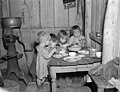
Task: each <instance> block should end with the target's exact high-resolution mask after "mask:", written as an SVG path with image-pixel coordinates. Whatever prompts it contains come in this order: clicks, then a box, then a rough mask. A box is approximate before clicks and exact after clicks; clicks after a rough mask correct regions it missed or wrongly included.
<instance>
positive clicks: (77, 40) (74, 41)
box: [69, 25, 85, 47]
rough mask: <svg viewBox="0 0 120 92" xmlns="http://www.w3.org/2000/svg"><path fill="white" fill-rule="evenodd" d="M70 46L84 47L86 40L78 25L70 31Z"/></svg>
mask: <svg viewBox="0 0 120 92" xmlns="http://www.w3.org/2000/svg"><path fill="white" fill-rule="evenodd" d="M69 44H71V45H79V46H80V47H84V44H85V38H84V36H83V35H82V30H81V29H80V27H79V26H77V25H75V26H73V27H72V29H71V31H70V39H69Z"/></svg>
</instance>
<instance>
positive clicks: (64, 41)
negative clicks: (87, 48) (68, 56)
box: [58, 30, 69, 51]
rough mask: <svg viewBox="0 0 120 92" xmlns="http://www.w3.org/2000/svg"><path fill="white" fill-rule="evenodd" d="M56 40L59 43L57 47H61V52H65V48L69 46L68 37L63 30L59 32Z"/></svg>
mask: <svg viewBox="0 0 120 92" xmlns="http://www.w3.org/2000/svg"><path fill="white" fill-rule="evenodd" d="M58 39H59V43H58V45H59V46H60V47H61V49H62V50H65V51H66V47H67V46H69V44H68V40H69V35H68V33H67V32H66V31H65V30H60V32H59V33H58Z"/></svg>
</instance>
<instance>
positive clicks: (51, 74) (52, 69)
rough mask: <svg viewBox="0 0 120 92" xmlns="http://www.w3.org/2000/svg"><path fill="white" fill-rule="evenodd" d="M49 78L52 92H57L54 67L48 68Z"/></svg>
mask: <svg viewBox="0 0 120 92" xmlns="http://www.w3.org/2000/svg"><path fill="white" fill-rule="evenodd" d="M50 76H51V79H52V80H51V81H52V92H56V91H57V84H56V69H55V68H54V67H50Z"/></svg>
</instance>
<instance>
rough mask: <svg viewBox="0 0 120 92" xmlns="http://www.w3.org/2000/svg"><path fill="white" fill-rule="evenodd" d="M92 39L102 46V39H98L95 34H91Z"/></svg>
mask: <svg viewBox="0 0 120 92" xmlns="http://www.w3.org/2000/svg"><path fill="white" fill-rule="evenodd" d="M89 37H90V39H92V40H93V41H95V42H97V43H98V44H100V45H102V39H101V38H97V37H96V36H95V35H94V34H92V33H90V34H89Z"/></svg>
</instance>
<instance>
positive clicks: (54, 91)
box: [52, 78, 57, 92]
mask: <svg viewBox="0 0 120 92" xmlns="http://www.w3.org/2000/svg"><path fill="white" fill-rule="evenodd" d="M56 91H57V85H56V78H52V92H56Z"/></svg>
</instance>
